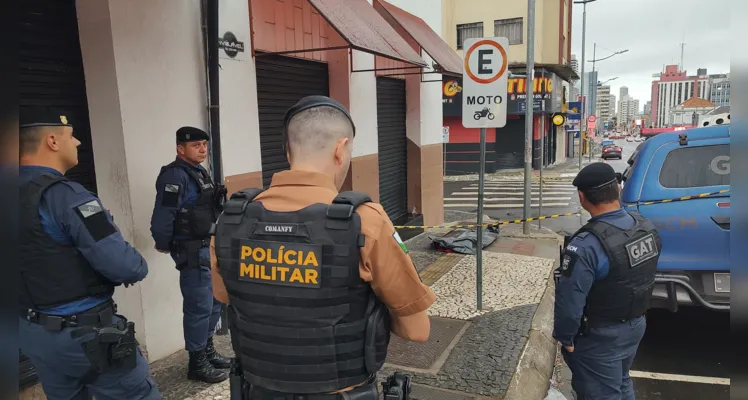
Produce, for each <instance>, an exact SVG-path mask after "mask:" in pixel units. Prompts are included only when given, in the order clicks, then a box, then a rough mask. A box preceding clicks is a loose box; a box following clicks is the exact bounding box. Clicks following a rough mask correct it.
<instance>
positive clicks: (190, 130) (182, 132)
mask: <svg viewBox="0 0 748 400" xmlns="http://www.w3.org/2000/svg"><path fill="white" fill-rule="evenodd" d="M201 140H210V136H208V134H207V133H206V132H205V131H204V130H202V129H198V128H195V127H192V126H183V127H181V128H179V129H177V142H199V141H201Z"/></svg>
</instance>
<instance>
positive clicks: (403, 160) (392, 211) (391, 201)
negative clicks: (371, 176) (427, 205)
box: [377, 78, 408, 221]
mask: <svg viewBox="0 0 748 400" xmlns="http://www.w3.org/2000/svg"><path fill="white" fill-rule="evenodd" d="M405 112H406V108H405V81H404V80H402V79H390V78H377V132H378V134H379V157H378V158H379V203H380V204H381V205H382V207H383V208H384V211H386V212H387V215H388V216H389V217H390V219H391V220H393V221H396V220H398V219H401V218H404V217H405V216H406V215H407V214H408V138H407V137H406V135H405Z"/></svg>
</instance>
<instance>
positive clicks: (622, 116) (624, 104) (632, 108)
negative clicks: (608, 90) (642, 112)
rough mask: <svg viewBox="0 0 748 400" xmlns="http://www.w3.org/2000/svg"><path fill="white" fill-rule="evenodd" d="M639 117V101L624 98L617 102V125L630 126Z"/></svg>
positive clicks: (627, 97) (628, 97)
mask: <svg viewBox="0 0 748 400" xmlns="http://www.w3.org/2000/svg"><path fill="white" fill-rule="evenodd" d="M637 115H639V100H638V99H633V98H631V97H630V96H626V98H625V99H621V100H620V101H619V102H618V123H619V124H630V123H631V121H634V120H636V119H637V118H636V116H637ZM639 119H640V118H639Z"/></svg>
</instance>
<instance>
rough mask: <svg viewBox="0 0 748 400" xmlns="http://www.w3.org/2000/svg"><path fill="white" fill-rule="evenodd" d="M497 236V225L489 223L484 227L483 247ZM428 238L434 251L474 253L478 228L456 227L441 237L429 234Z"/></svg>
mask: <svg viewBox="0 0 748 400" xmlns="http://www.w3.org/2000/svg"><path fill="white" fill-rule="evenodd" d="M498 237H499V227H498V225H489V226H488V227H486V228H484V229H483V248H484V249H485V248H486V247H488V246H489V245H491V243H493V242H495V241H496V239H498ZM429 239H431V244H432V245H433V246H434V249H435V250H436V251H443V252H454V253H460V254H475V249H476V248H477V247H478V229H477V228H472V229H468V228H457V229H455V230H453V231H450V232H448V233H447V234H446V235H444V236H441V237H434V236H431V235H429Z"/></svg>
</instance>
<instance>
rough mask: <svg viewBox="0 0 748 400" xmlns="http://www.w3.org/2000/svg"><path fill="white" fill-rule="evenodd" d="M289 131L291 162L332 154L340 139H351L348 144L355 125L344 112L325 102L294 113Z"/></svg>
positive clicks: (289, 124)
mask: <svg viewBox="0 0 748 400" xmlns="http://www.w3.org/2000/svg"><path fill="white" fill-rule="evenodd" d="M287 131H288V147H289V153H290V158H291V160H289V161H291V162H295V161H303V162H306V161H310V160H313V159H316V158H320V157H322V158H325V157H327V158H329V157H331V156H332V153H333V152H334V151H335V148H336V146H337V145H338V143H339V142H340V140H341V139H348V144H347V146H351V144H350V143H351V141H352V139H353V126H352V125H351V122H350V121H349V120H348V118H347V117H346V116H345V114H343V113H342V112H340V111H339V110H337V109H335V108H333V107H326V106H319V107H314V108H310V109H307V110H304V111H301V112H300V113H298V114H296V115H294V116H293V118H291V120H290V121H289V123H288V130H287Z"/></svg>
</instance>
